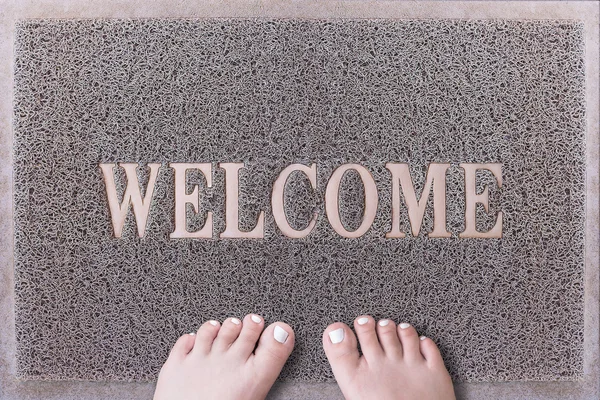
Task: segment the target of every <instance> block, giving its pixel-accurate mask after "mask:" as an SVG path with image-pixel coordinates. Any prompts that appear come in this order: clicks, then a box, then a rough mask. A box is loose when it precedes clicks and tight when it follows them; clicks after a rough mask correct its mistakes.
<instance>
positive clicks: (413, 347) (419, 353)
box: [323, 315, 455, 400]
mask: <svg viewBox="0 0 600 400" xmlns="http://www.w3.org/2000/svg"><path fill="white" fill-rule="evenodd" d="M354 329H355V330H356V333H357V334H358V340H359V341H360V346H361V349H362V352H363V355H362V356H360V355H359V353H358V348H357V341H356V336H355V335H354V333H353V332H352V330H351V329H350V328H349V327H348V326H347V325H346V324H343V323H341V322H336V323H334V324H331V325H329V326H328V327H327V329H326V330H325V332H324V333H323V347H324V349H325V354H326V355H327V359H328V360H329V363H330V364H331V368H332V370H333V373H334V375H335V378H336V380H337V383H338V384H339V385H340V388H341V390H342V393H343V394H344V397H345V398H346V399H347V400H354V399H361V400H362V399H378V400H381V399H406V400H408V399H419V400H428V399H431V400H433V399H435V400H454V399H455V396H454V388H453V386H452V380H451V379H450V375H449V374H448V371H447V370H446V367H445V366H444V361H443V360H442V356H441V355H440V352H439V350H438V348H437V346H436V345H435V343H434V342H433V341H432V340H431V339H429V338H426V337H424V336H422V337H421V338H419V336H418V335H417V332H416V330H415V328H413V327H412V326H410V325H409V324H407V323H402V324H400V325H399V326H398V327H396V325H395V324H394V322H393V321H391V320H381V321H379V323H377V324H375V320H374V319H373V318H372V317H370V316H367V315H364V316H360V317H358V318H357V319H356V320H355V321H354ZM421 339H422V340H421Z"/></svg>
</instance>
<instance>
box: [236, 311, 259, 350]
mask: <svg viewBox="0 0 600 400" xmlns="http://www.w3.org/2000/svg"><path fill="white" fill-rule="evenodd" d="M263 328H264V320H263V318H262V317H260V316H258V315H256V314H248V315H246V317H245V318H244V321H243V323H242V331H241V332H240V336H239V337H238V338H237V340H236V341H235V342H234V343H233V345H232V346H231V350H232V351H235V352H236V353H237V354H238V355H239V356H240V357H241V358H242V359H243V360H247V359H248V358H249V357H250V355H251V354H252V352H253V351H254V348H255V347H256V344H257V343H258V338H260V334H261V332H262V331H263Z"/></svg>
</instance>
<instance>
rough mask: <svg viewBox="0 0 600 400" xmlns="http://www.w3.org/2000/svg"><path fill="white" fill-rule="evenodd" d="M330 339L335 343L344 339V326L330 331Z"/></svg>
mask: <svg viewBox="0 0 600 400" xmlns="http://www.w3.org/2000/svg"><path fill="white" fill-rule="evenodd" d="M329 339H330V340H331V343H333V344H336V343H340V342H341V341H342V340H344V328H340V329H336V330H335V331H331V332H329Z"/></svg>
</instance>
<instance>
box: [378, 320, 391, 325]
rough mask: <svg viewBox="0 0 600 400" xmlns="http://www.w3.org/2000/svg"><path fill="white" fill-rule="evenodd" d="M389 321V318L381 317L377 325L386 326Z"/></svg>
mask: <svg viewBox="0 0 600 400" xmlns="http://www.w3.org/2000/svg"><path fill="white" fill-rule="evenodd" d="M389 323H390V320H389V319H382V320H381V321H379V326H386V325H387V324H389Z"/></svg>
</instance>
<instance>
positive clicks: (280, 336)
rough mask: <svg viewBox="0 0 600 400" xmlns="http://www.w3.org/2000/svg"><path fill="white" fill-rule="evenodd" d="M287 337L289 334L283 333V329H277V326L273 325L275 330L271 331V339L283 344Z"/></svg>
mask: <svg viewBox="0 0 600 400" xmlns="http://www.w3.org/2000/svg"><path fill="white" fill-rule="evenodd" d="M288 336H289V333H287V332H286V331H285V329H283V328H281V327H279V325H275V330H273V337H274V338H275V340H277V341H278V342H279V343H285V341H286V340H287V338H288Z"/></svg>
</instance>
